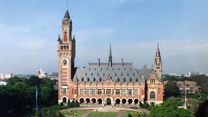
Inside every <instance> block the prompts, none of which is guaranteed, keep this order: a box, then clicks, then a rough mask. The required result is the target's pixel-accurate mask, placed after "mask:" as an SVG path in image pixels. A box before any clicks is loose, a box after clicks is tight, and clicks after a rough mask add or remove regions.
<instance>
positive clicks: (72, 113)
mask: <svg viewBox="0 0 208 117" xmlns="http://www.w3.org/2000/svg"><path fill="white" fill-rule="evenodd" d="M85 112H86V110H73V111H64V112H62V113H63V114H64V115H65V116H78V117H79V116H80V115H82V114H83V113H85Z"/></svg>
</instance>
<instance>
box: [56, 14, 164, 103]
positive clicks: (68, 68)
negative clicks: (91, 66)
mask: <svg viewBox="0 0 208 117" xmlns="http://www.w3.org/2000/svg"><path fill="white" fill-rule="evenodd" d="M71 30H72V21H71V19H70V17H69V13H68V10H67V12H66V13H65V16H64V19H63V23H62V33H63V34H62V39H61V37H59V38H58V72H59V73H58V102H59V103H61V102H64V103H67V102H68V100H70V101H71V100H78V101H80V100H81V99H84V102H87V101H88V100H92V99H96V100H98V99H102V104H107V102H108V101H107V100H111V104H112V105H113V104H115V102H116V100H118V99H120V100H122V101H123V100H126V101H127V100H128V101H131V100H133V101H135V100H137V101H139V102H144V101H147V102H149V103H154V104H159V103H162V102H163V90H164V89H163V83H162V81H161V74H162V63H161V57H160V51H159V46H158V48H157V52H156V58H155V68H154V69H153V70H152V73H151V74H149V76H148V79H147V80H146V81H145V80H143V81H138V82H115V81H112V78H110V77H109V78H107V80H105V81H101V82H86V81H85V82H81V81H76V79H73V78H74V77H73V75H74V73H75V67H74V58H75V39H74V40H73V39H72V38H71ZM109 62H111V64H110V65H111V66H112V65H113V64H112V54H111V49H110V57H109ZM152 79H154V80H155V82H152ZM81 89H95V90H97V89H112V90H113V93H111V94H105V93H103V94H101V95H100V94H81V93H80V90H81ZM116 89H126V90H127V89H132V90H138V92H137V93H138V94H124V95H123V94H116V93H115V91H118V90H116ZM152 91H153V92H154V93H155V98H154V99H152V98H150V97H149V96H150V93H151V92H152ZM146 94H147V95H146ZM145 99H147V100H145ZM89 102H91V101H89Z"/></svg>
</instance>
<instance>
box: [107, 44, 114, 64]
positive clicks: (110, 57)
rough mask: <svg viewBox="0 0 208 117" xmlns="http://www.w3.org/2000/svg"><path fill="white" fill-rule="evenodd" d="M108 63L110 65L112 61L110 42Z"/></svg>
mask: <svg viewBox="0 0 208 117" xmlns="http://www.w3.org/2000/svg"><path fill="white" fill-rule="evenodd" d="M108 61H109V62H108V63H109V65H110V66H112V64H113V62H112V50H111V44H110V53H109V60H108Z"/></svg>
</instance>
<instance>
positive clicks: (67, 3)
mask: <svg viewBox="0 0 208 117" xmlns="http://www.w3.org/2000/svg"><path fill="white" fill-rule="evenodd" d="M68 7H69V0H66V10H68Z"/></svg>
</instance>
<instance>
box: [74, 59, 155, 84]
mask: <svg viewBox="0 0 208 117" xmlns="http://www.w3.org/2000/svg"><path fill="white" fill-rule="evenodd" d="M151 71H152V69H147V68H143V69H136V68H134V66H133V65H132V63H123V64H121V63H113V65H112V66H109V64H108V63H100V65H99V64H98V63H89V65H88V66H86V67H83V68H77V69H76V71H75V75H74V78H73V80H74V81H75V80H76V79H78V81H79V82H99V81H105V80H106V79H107V78H109V76H110V77H111V78H112V80H113V81H114V82H140V81H144V80H146V79H147V78H148V76H149V74H150V73H151Z"/></svg>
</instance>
